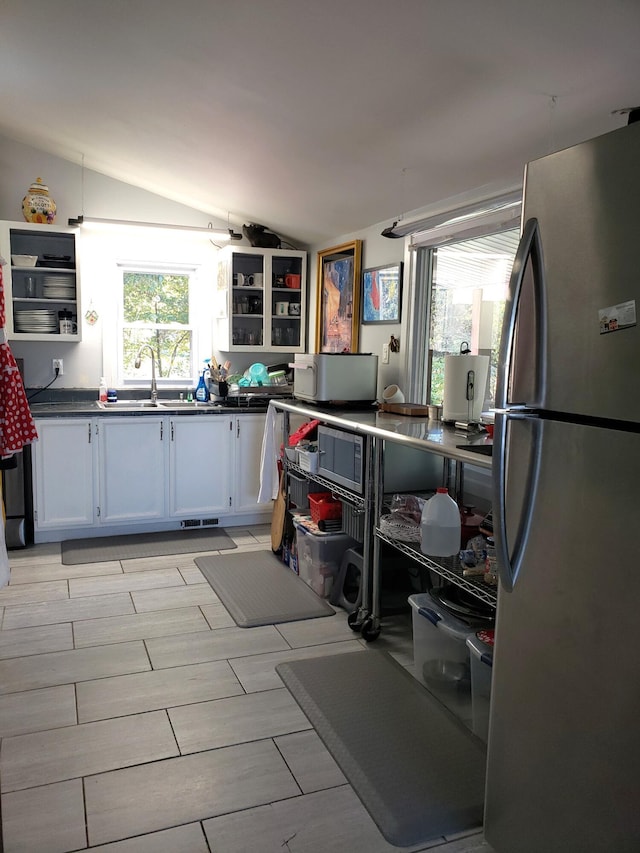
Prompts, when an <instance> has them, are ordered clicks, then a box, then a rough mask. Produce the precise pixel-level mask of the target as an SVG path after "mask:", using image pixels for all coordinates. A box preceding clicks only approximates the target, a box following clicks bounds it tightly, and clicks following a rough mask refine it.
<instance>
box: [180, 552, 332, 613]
mask: <svg viewBox="0 0 640 853" xmlns="http://www.w3.org/2000/svg"><path fill="white" fill-rule="evenodd" d="M195 563H196V565H197V566H198V568H199V569H200V571H201V572H202V573H203V575H204V576H205V577H206V579H207V580H208V581H209V584H210V586H211V587H212V588H213V590H214V592H215V593H216V594H217V595H218V597H219V598H220V600H221V601H222V603H223V604H224V606H225V607H226V608H227V610H228V611H229V613H230V614H231V616H232V617H233V619H234V621H235V623H236V625H239V626H240V627H241V628H254V627H255V626H256V625H274V624H276V623H278V622H295V621H297V620H299V619H312V618H314V617H316V616H332V615H333V614H334V613H335V611H334V610H333V608H332V607H330V606H329V605H328V604H327V602H326V601H325V600H324V599H322V598H320V596H318V595H316V593H315V592H314V591H313V590H312V589H311V587H309V586H307V584H306V583H305V582H304V581H302V580H300V578H299V577H298V576H297V575H296V574H295V573H294V572H292V571H291V569H290V568H289V567H288V566H285V564H284V563H283V562H282V561H281V560H279V559H278V558H277V557H275V556H274V555H273V553H272V552H271V551H250V552H246V553H242V554H218V555H215V556H211V557H198V558H197V559H196V561H195Z"/></svg>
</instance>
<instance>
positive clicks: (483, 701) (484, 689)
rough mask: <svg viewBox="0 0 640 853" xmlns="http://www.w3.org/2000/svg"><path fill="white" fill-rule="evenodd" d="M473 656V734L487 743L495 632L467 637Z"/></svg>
mask: <svg viewBox="0 0 640 853" xmlns="http://www.w3.org/2000/svg"><path fill="white" fill-rule="evenodd" d="M467 646H468V647H469V652H470V656H471V706H472V711H473V733H474V734H476V735H478V737H479V738H482V740H483V741H484V742H485V743H486V742H487V739H488V736H489V711H490V709H491V673H492V667H493V631H478V632H476V633H475V634H471V636H469V637H467Z"/></svg>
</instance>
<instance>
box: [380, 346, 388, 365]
mask: <svg viewBox="0 0 640 853" xmlns="http://www.w3.org/2000/svg"><path fill="white" fill-rule="evenodd" d="M382 363H383V364H389V344H382Z"/></svg>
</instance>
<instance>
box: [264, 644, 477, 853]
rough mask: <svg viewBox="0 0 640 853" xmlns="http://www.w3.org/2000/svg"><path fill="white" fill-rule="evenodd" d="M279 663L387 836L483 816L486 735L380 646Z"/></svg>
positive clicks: (430, 832)
mask: <svg viewBox="0 0 640 853" xmlns="http://www.w3.org/2000/svg"><path fill="white" fill-rule="evenodd" d="M276 671H277V672H278V674H279V675H280V677H281V678H282V680H283V681H284V683H285V685H286V687H287V688H288V689H289V691H290V693H291V694H292V696H293V697H294V699H295V700H296V701H297V702H298V704H299V705H300V707H301V708H302V710H303V711H304V713H305V714H306V716H307V717H308V719H309V721H310V722H311V723H312V725H313V727H314V729H315V730H316V732H317V733H318V735H319V736H320V738H321V739H322V741H323V742H324V744H325V746H326V747H327V749H328V750H329V752H330V753H331V754H332V755H333V757H334V759H335V760H336V762H337V764H338V765H339V767H340V769H341V770H342V772H343V773H344V774H345V776H346V777H347V779H348V780H349V782H350V783H351V785H352V787H353V789H354V790H355V792H356V793H357V795H358V796H359V797H360V799H361V800H362V803H363V805H364V806H365V808H366V809H367V811H368V812H369V814H370V815H371V817H372V818H373V820H374V821H375V823H376V824H377V826H378V828H379V829H380V832H381V833H382V834H383V836H384V837H385V838H386V839H387V841H389V842H390V843H391V844H395V845H398V846H403V847H404V846H410V845H414V844H422V843H426V842H428V841H430V840H433V839H437V838H439V837H440V836H442V835H445V834H452V833H455V832H462V831H464V830H469V829H473V828H478V827H480V826H481V825H482V818H483V801H484V774H485V763H486V750H485V747H484V744H483V743H482V742H481V741H480V740H479V739H478V738H476V737H475V736H474V735H473V734H472V733H471V732H470V731H469V730H468V729H466V728H464V726H463V725H462V724H461V723H459V722H458V721H457V720H456V719H455V718H454V717H453V716H452V715H451V714H449V712H448V711H447V710H446V709H445V708H444V707H443V706H442V705H441V704H440V703H439V702H438V701H437V700H436V699H435V698H434V697H433V696H431V695H430V693H429V692H428V690H427V689H426V688H425V687H423V686H422V685H421V684H419V683H418V682H417V681H416V680H415V679H414V678H413V677H412V676H411V675H410V674H409V673H408V672H406V670H404V669H403V667H401V666H400V664H398V663H397V662H396V661H395V660H394V659H393V658H392V657H391V656H390V655H388V654H387V653H386V652H382V651H376V650H374V649H371V648H368V649H367V651H366V653H365V654H362V652H353V653H347V654H341V655H332V656H329V657H321V658H313V659H309V660H300V661H291V662H289V663H281V664H278V666H277V667H276Z"/></svg>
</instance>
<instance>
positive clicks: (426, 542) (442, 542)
mask: <svg viewBox="0 0 640 853" xmlns="http://www.w3.org/2000/svg"><path fill="white" fill-rule="evenodd" d="M461 529H462V525H461V521H460V509H459V507H458V504H457V503H456V502H455V501H454V500H453V498H452V497H451V496H450V495H449V493H448V491H447V489H445V488H442V487H441V488H438V490H437V492H436V493H435V495H434V496H433V497H432V498H430V499H429V500H428V501H427V502H426V503H425V505H424V507H423V509H422V519H421V522H420V534H421V539H420V550H421V551H422V553H423V554H427V555H428V556H431V557H451V556H453V555H454V554H457V553H459V551H460V534H461Z"/></svg>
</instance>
